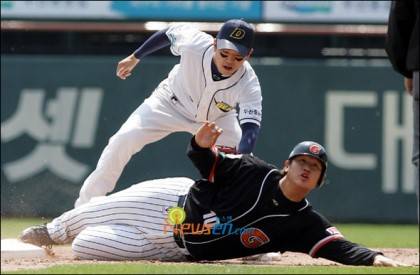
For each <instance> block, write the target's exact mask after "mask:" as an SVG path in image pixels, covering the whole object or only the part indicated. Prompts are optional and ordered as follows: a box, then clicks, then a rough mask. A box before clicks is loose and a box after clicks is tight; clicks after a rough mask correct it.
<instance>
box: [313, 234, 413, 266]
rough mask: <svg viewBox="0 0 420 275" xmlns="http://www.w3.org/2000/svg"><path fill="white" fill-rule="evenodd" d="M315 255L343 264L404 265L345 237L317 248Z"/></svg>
mask: <svg viewBox="0 0 420 275" xmlns="http://www.w3.org/2000/svg"><path fill="white" fill-rule="evenodd" d="M316 257H322V258H325V259H328V260H331V261H335V262H338V263H342V264H345V265H373V266H394V267H395V266H405V264H403V263H400V262H398V261H395V260H393V259H390V258H388V257H386V256H384V255H383V253H382V252H377V251H373V250H371V249H369V248H366V247H363V246H360V245H358V244H355V243H352V242H350V241H348V240H345V239H338V240H334V241H331V242H329V243H327V244H326V245H324V246H323V247H322V248H320V249H319V251H318V252H317V253H316Z"/></svg>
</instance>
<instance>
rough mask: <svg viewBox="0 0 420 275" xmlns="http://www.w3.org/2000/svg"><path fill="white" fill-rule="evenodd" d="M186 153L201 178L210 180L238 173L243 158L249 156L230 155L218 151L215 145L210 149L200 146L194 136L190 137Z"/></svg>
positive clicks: (223, 178)
mask: <svg viewBox="0 0 420 275" xmlns="http://www.w3.org/2000/svg"><path fill="white" fill-rule="evenodd" d="M187 155H188V157H189V158H190V160H191V161H192V163H193V164H194V166H195V167H196V168H197V169H198V170H199V171H200V174H201V176H202V177H203V178H205V179H207V180H209V181H210V182H215V181H218V182H224V181H226V180H227V179H229V178H230V177H234V176H235V173H239V170H240V168H241V164H242V162H243V158H245V159H246V158H249V157H250V156H249V155H230V154H225V153H222V152H219V151H218V150H217V148H216V147H213V148H211V149H209V148H201V147H200V146H198V145H197V143H196V142H195V136H193V137H192V139H191V142H190V143H189V146H188V149H187Z"/></svg>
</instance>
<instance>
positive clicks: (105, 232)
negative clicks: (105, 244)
mask: <svg viewBox="0 0 420 275" xmlns="http://www.w3.org/2000/svg"><path fill="white" fill-rule="evenodd" d="M113 229H114V228H113ZM114 231H115V230H114ZM89 232H98V233H102V234H108V235H111V236H118V237H122V238H124V239H130V240H134V241H143V240H145V239H146V238H144V237H140V238H138V239H137V238H131V237H127V236H126V235H120V234H115V233H111V232H107V231H99V230H95V229H91V228H89ZM84 234H85V235H87V234H86V233H84ZM138 235H139V236H141V234H138ZM88 236H91V235H88ZM91 237H95V236H91ZM103 239H107V238H105V237H103ZM108 240H113V239H108Z"/></svg>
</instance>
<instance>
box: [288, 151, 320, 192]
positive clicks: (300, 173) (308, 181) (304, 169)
mask: <svg viewBox="0 0 420 275" xmlns="http://www.w3.org/2000/svg"><path fill="white" fill-rule="evenodd" d="M321 172H322V165H321V162H320V161H319V160H317V159H316V158H313V157H310V156H297V157H295V158H293V160H292V161H289V167H288V172H287V176H288V177H289V179H290V180H291V181H292V182H294V183H295V184H296V185H297V186H298V187H300V188H302V189H305V190H306V191H310V190H312V189H314V188H316V187H317V183H318V180H319V178H320V176H321Z"/></svg>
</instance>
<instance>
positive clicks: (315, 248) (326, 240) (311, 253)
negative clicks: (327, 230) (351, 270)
mask: <svg viewBox="0 0 420 275" xmlns="http://www.w3.org/2000/svg"><path fill="white" fill-rule="evenodd" d="M342 238H344V237H343V235H341V234H336V235H332V236H328V237H326V238H323V239H322V240H320V241H319V242H317V243H316V244H315V245H314V246H313V247H312V249H311V251H309V256H311V257H312V258H316V256H315V254H316V253H317V252H318V250H319V249H320V248H321V247H323V246H324V245H326V244H327V243H329V242H331V241H334V240H338V239H342Z"/></svg>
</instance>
